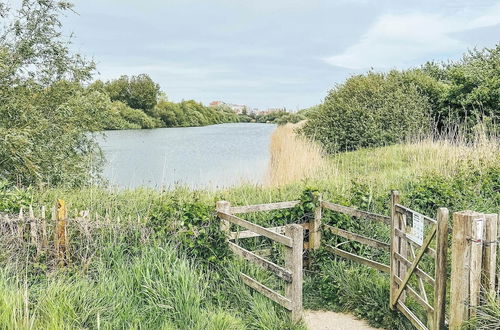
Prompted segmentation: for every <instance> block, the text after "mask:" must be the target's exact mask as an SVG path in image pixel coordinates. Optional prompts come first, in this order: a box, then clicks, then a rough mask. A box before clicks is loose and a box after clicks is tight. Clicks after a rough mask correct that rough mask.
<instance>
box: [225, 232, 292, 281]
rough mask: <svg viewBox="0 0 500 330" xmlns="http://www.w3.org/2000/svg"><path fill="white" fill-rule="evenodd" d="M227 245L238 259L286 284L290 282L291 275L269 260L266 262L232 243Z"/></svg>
mask: <svg viewBox="0 0 500 330" xmlns="http://www.w3.org/2000/svg"><path fill="white" fill-rule="evenodd" d="M228 244H229V248H230V249H231V251H233V252H234V253H235V254H237V255H239V256H240V257H243V258H245V259H246V260H248V261H250V262H252V263H254V264H256V265H258V266H260V267H262V268H264V269H266V270H269V271H271V272H273V273H274V274H275V275H276V276H278V277H279V278H281V279H283V280H285V281H287V282H291V281H292V273H291V272H290V271H289V270H287V269H285V268H283V267H281V266H278V265H276V264H275V263H273V262H271V261H269V260H266V259H264V258H262V257H260V256H258V255H257V254H255V253H253V252H252V251H248V250H247V249H244V248H242V247H241V246H239V245H236V244H234V243H232V242H228Z"/></svg>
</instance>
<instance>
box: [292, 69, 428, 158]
mask: <svg viewBox="0 0 500 330" xmlns="http://www.w3.org/2000/svg"><path fill="white" fill-rule="evenodd" d="M429 114H430V105H429V102H428V101H427V99H426V98H425V97H424V96H422V95H420V93H419V92H418V90H417V88H416V86H415V85H414V84H410V83H405V82H404V80H403V79H402V77H401V75H400V74H398V73H397V72H391V73H389V74H381V73H373V72H370V73H368V74H366V75H359V76H354V77H351V78H349V79H348V80H347V81H346V82H345V83H343V84H342V85H339V86H337V87H336V88H334V89H333V90H332V91H330V93H329V94H328V96H327V97H326V99H325V101H324V103H323V104H322V105H321V107H320V108H319V109H318V110H316V111H313V112H311V114H310V119H309V121H308V122H307V123H306V124H305V125H304V127H303V128H302V130H301V131H302V132H303V133H304V134H305V135H306V136H308V137H309V138H311V139H314V140H318V141H320V142H321V143H322V144H323V146H324V147H325V149H326V151H327V152H330V153H334V152H338V151H347V150H356V149H359V148H366V147H377V146H383V145H387V144H394V143H397V142H399V141H401V140H404V139H405V138H408V137H412V136H414V135H416V134H418V133H423V132H428V131H429V130H430V120H429V118H430V117H429Z"/></svg>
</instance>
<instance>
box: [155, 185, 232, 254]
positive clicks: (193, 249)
mask: <svg viewBox="0 0 500 330" xmlns="http://www.w3.org/2000/svg"><path fill="white" fill-rule="evenodd" d="M193 199H194V200H193V201H192V202H187V201H186V200H183V199H179V198H176V197H175V196H174V197H173V198H168V199H159V200H157V201H156V203H155V204H154V206H153V209H152V212H151V218H150V220H149V226H150V227H151V228H153V230H154V231H155V232H156V234H157V235H158V237H170V238H174V237H175V240H176V241H177V242H179V244H180V248H181V249H182V250H183V251H184V252H185V253H186V254H187V255H188V256H190V257H193V258H196V259H197V260H199V261H202V262H209V263H221V262H224V261H225V258H226V257H227V256H228V247H227V244H225V236H224V234H223V233H222V232H221V231H220V228H219V223H220V222H219V219H218V218H216V216H215V212H214V206H213V205H207V204H206V203H203V202H201V201H199V200H196V199H197V198H196V195H195V196H193Z"/></svg>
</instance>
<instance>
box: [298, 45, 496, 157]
mask: <svg viewBox="0 0 500 330" xmlns="http://www.w3.org/2000/svg"><path fill="white" fill-rule="evenodd" d="M306 116H307V117H308V118H309V120H308V121H307V123H306V124H305V125H304V127H303V128H302V130H301V132H302V133H303V134H305V135H306V136H308V137H309V138H311V139H314V140H317V141H319V142H320V143H321V144H322V145H323V146H324V148H325V150H326V151H327V152H329V153H334V152H339V151H350V150H356V149H359V148H368V147H377V146H384V145H388V144H394V143H398V142H401V141H405V140H408V139H412V138H414V137H417V136H422V135H423V136H433V137H435V136H443V135H445V136H447V137H451V138H454V137H456V136H460V137H461V138H466V139H471V138H473V137H474V135H476V134H477V133H478V132H479V131H481V132H482V133H486V134H492V135H494V136H498V134H499V133H500V126H499V121H500V44H497V45H496V46H495V47H493V48H483V49H474V50H470V51H468V52H467V53H465V54H464V55H463V57H462V58H461V59H460V60H457V61H450V62H446V63H436V62H428V63H426V64H424V65H422V66H421V67H418V68H412V69H409V70H392V71H390V72H387V73H381V72H375V71H369V72H367V73H365V74H360V75H355V76H352V77H350V78H349V79H347V80H346V81H345V82H343V83H342V84H339V85H337V86H335V87H334V88H333V89H332V90H331V91H330V92H329V93H328V95H327V96H326V98H325V100H324V102H323V103H322V104H320V105H318V106H316V107H314V109H311V110H310V111H307V112H306Z"/></svg>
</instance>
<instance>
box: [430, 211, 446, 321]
mask: <svg viewBox="0 0 500 330" xmlns="http://www.w3.org/2000/svg"><path fill="white" fill-rule="evenodd" d="M448 218H449V212H448V209H447V208H445V207H440V208H439V209H438V211H437V217H436V219H437V224H436V226H437V232H436V274H435V276H436V283H435V286H434V319H433V324H432V325H431V329H436V330H438V329H444V321H445V304H446V258H447V249H448Z"/></svg>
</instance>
